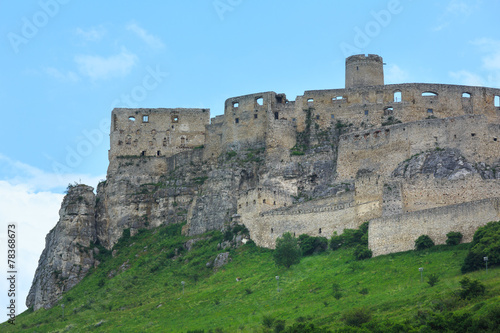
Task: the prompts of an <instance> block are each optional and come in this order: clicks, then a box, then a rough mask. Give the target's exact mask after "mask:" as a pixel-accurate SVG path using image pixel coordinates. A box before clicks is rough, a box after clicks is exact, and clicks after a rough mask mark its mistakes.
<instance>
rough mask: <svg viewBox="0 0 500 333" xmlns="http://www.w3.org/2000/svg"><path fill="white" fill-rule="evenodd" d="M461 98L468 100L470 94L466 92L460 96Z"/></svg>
mask: <svg viewBox="0 0 500 333" xmlns="http://www.w3.org/2000/svg"><path fill="white" fill-rule="evenodd" d="M462 98H470V93H468V92H464V93H463V94H462Z"/></svg>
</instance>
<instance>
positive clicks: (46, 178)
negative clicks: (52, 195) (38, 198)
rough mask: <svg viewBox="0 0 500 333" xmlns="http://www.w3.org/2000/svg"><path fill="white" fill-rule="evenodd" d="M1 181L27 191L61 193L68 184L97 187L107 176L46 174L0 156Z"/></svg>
mask: <svg viewBox="0 0 500 333" xmlns="http://www.w3.org/2000/svg"><path fill="white" fill-rule="evenodd" d="M0 175H1V176H0V181H2V180H3V181H8V182H9V183H10V184H12V185H13V186H17V185H22V186H24V187H25V188H26V190H27V191H31V192H35V193H36V192H40V191H56V192H61V190H62V189H64V188H66V186H68V184H70V183H71V184H73V183H74V182H82V183H84V184H88V185H90V186H93V187H95V186H96V185H97V184H98V182H99V180H101V179H104V178H105V175H101V176H98V177H95V176H90V175H86V174H70V173H68V174H57V173H51V172H46V171H43V170H40V169H38V168H35V167H33V166H31V165H28V164H26V163H23V162H20V161H16V160H12V159H10V158H9V157H6V156H4V155H1V154H0Z"/></svg>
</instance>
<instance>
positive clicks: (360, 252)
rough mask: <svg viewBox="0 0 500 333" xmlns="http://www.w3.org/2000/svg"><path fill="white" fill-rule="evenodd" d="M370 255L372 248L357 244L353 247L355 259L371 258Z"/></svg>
mask: <svg viewBox="0 0 500 333" xmlns="http://www.w3.org/2000/svg"><path fill="white" fill-rule="evenodd" d="M372 255H373V253H372V250H370V249H368V248H366V247H365V246H363V245H358V246H356V248H355V249H354V258H356V260H363V259H368V258H371V257H372Z"/></svg>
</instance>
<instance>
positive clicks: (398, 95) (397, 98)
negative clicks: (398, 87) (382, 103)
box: [394, 91, 401, 103]
mask: <svg viewBox="0 0 500 333" xmlns="http://www.w3.org/2000/svg"><path fill="white" fill-rule="evenodd" d="M394 102H395V103H399V102H401V91H395V92H394Z"/></svg>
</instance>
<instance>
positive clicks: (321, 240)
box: [299, 234, 328, 256]
mask: <svg viewBox="0 0 500 333" xmlns="http://www.w3.org/2000/svg"><path fill="white" fill-rule="evenodd" d="M299 246H300V249H301V250H302V255H303V256H310V255H312V254H314V253H321V252H325V251H326V249H327V248H328V240H327V239H326V238H325V237H311V236H309V235H306V234H302V235H300V236H299Z"/></svg>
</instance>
